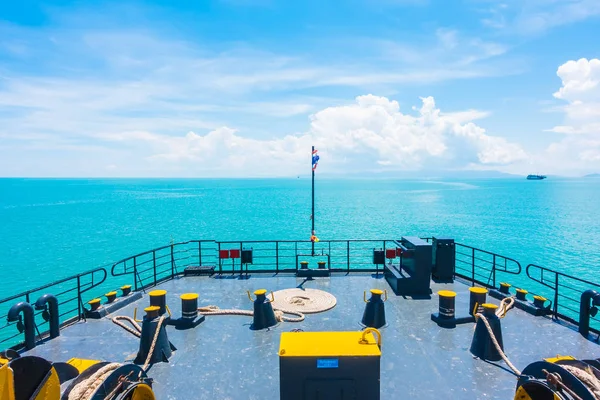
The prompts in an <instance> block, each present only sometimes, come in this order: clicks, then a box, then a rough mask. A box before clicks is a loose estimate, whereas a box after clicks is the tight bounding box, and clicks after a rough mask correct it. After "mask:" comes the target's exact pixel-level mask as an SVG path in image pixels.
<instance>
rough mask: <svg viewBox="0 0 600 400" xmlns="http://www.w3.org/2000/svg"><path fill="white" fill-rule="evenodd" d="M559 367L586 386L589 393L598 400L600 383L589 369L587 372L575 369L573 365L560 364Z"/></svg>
mask: <svg viewBox="0 0 600 400" xmlns="http://www.w3.org/2000/svg"><path fill="white" fill-rule="evenodd" d="M560 366H561V367H562V368H564V369H566V370H567V371H569V372H570V373H571V374H573V375H574V376H575V377H576V378H577V379H579V380H580V381H581V382H583V384H584V385H585V386H587V388H588V389H589V390H590V392H592V394H593V395H594V397H595V398H596V399H600V381H599V380H598V378H596V376H595V375H594V373H593V372H592V371H591V369H589V367H588V370H586V369H583V368H579V367H576V366H574V365H563V364H561V365H560Z"/></svg>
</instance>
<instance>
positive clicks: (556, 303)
mask: <svg viewBox="0 0 600 400" xmlns="http://www.w3.org/2000/svg"><path fill="white" fill-rule="evenodd" d="M554 277H555V278H554V316H553V317H554V319H558V317H557V316H558V272H554Z"/></svg>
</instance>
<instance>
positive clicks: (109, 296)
mask: <svg viewBox="0 0 600 400" xmlns="http://www.w3.org/2000/svg"><path fill="white" fill-rule="evenodd" d="M104 296H105V297H106V304H111V303H112V302H113V301H115V299H116V298H117V292H115V291H111V292H108V293H106V294H105V295H104Z"/></svg>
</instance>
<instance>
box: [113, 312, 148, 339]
mask: <svg viewBox="0 0 600 400" xmlns="http://www.w3.org/2000/svg"><path fill="white" fill-rule="evenodd" d="M121 320H123V321H127V322H129V323H130V324H131V326H133V327H134V328H135V329H131V328H130V327H129V326H127V325H125V324H124V323H122V322H121ZM112 322H114V323H115V324H117V325H119V326H120V327H121V328H123V329H125V330H126V331H127V332H129V333H131V334H132V335H134V336H137V337H142V328H141V327H140V325H139V324H138V323H137V322H136V320H134V319H133V318H131V317H127V316H124V315H117V316H116V317H113V318H112Z"/></svg>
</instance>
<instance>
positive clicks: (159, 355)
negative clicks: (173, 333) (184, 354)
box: [133, 306, 177, 364]
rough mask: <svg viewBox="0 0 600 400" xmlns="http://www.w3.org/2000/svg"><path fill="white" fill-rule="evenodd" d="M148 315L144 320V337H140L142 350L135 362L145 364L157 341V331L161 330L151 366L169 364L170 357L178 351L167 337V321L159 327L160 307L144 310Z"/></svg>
mask: <svg viewBox="0 0 600 400" xmlns="http://www.w3.org/2000/svg"><path fill="white" fill-rule="evenodd" d="M144 311H145V312H146V315H145V316H144V319H143V320H142V336H141V337H140V348H139V350H138V353H137V356H136V357H135V360H133V362H134V363H135V364H144V363H145V362H146V359H147V358H148V353H149V352H150V349H151V347H152V342H153V341H154V340H155V339H154V338H155V336H156V330H157V329H159V330H160V331H159V333H158V336H157V337H156V345H155V346H154V351H153V352H152V355H151V356H150V364H155V363H158V362H168V361H169V357H171V354H172V353H173V351H175V350H177V348H176V347H175V346H173V344H172V343H171V342H169V338H168V336H167V330H166V329H165V326H166V325H167V323H166V321H165V322H163V323H162V324H161V325H160V327H159V322H160V319H159V318H158V317H159V316H160V307H159V306H150V307H146V308H145V309H144Z"/></svg>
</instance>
